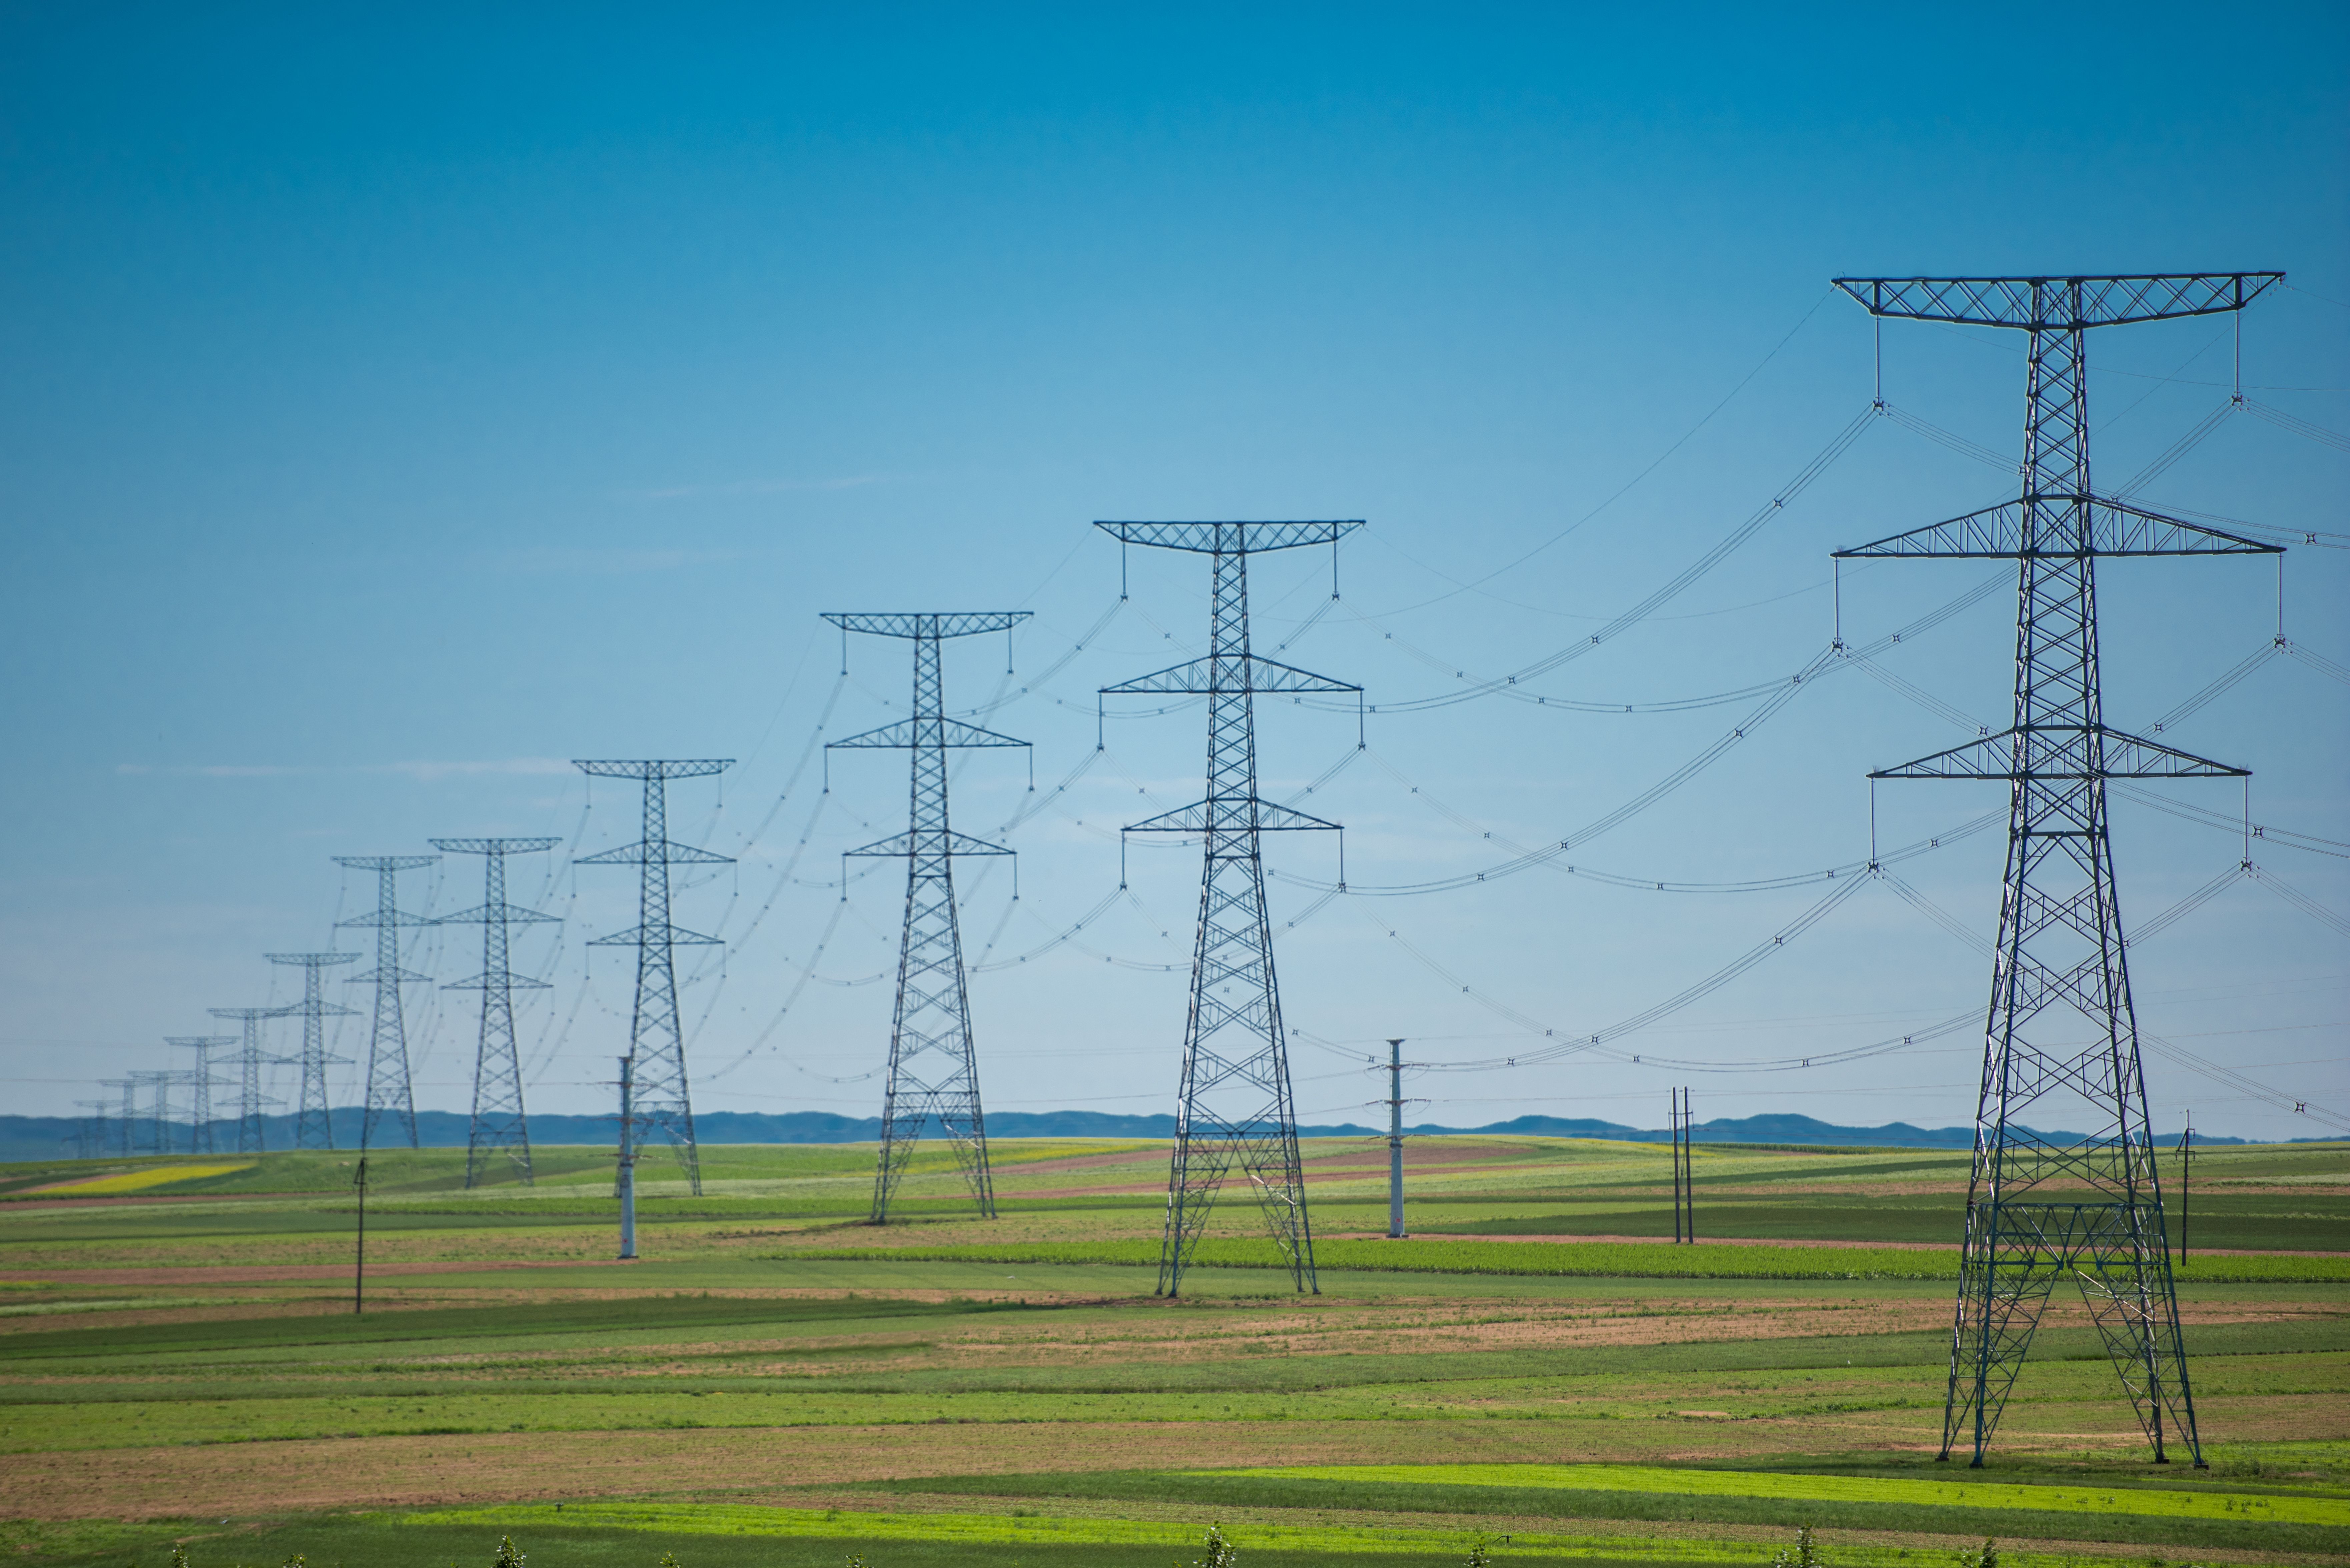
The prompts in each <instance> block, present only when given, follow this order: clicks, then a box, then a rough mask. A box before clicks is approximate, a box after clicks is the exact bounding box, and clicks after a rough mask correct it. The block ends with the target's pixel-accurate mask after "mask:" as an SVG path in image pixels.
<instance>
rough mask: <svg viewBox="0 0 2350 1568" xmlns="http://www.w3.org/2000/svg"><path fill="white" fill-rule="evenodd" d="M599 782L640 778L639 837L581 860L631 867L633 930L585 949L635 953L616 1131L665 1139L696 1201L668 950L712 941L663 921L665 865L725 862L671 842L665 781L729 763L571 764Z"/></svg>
mask: <svg viewBox="0 0 2350 1568" xmlns="http://www.w3.org/2000/svg"><path fill="white" fill-rule="evenodd" d="M572 765H573V766H575V767H577V768H578V769H579V770H580V771H581V772H582V773H586V774H593V775H594V776H596V777H598V778H619V779H639V780H642V781H643V783H644V786H645V816H644V827H645V836H643V837H642V838H640V839H639V840H638V841H637V842H636V843H634V844H630V845H628V846H624V847H621V848H619V849H607V850H605V851H604V852H603V853H602V854H601V855H590V856H588V857H587V858H586V859H584V860H582V861H580V862H579V864H580V865H582V866H635V867H640V869H641V875H640V876H639V878H638V883H637V925H636V929H633V930H626V931H615V932H613V933H612V934H611V935H610V936H608V937H598V938H597V939H596V940H594V941H592V942H590V943H589V944H588V946H590V947H634V948H635V949H636V950H637V1002H636V1009H635V1012H634V1014H633V1016H632V1017H631V1019H630V1022H629V1058H630V1060H631V1062H632V1063H633V1066H632V1067H631V1069H630V1075H631V1080H632V1082H633V1084H634V1093H633V1097H632V1106H631V1109H630V1111H629V1122H630V1124H631V1125H630V1126H629V1127H623V1128H621V1129H620V1136H621V1138H622V1140H623V1141H624V1142H625V1144H626V1145H627V1147H629V1148H630V1149H632V1150H633V1149H635V1148H636V1147H638V1146H639V1145H640V1144H642V1143H643V1142H644V1134H643V1133H642V1132H641V1131H640V1130H639V1129H641V1128H646V1127H650V1128H652V1129H653V1130H655V1131H657V1132H659V1133H660V1135H661V1136H662V1137H666V1138H667V1139H669V1142H670V1147H671V1148H672V1149H674V1150H675V1151H676V1153H677V1160H678V1163H679V1164H680V1165H681V1166H683V1167H684V1168H685V1179H686V1180H687V1181H688V1182H689V1183H690V1184H691V1186H692V1189H693V1195H694V1196H695V1197H696V1198H699V1197H701V1196H702V1155H701V1152H700V1151H699V1150H698V1149H697V1148H696V1147H694V1141H693V1096H692V1095H691V1093H689V1092H688V1089H687V1086H686V1079H685V1033H684V1031H683V1030H682V1029H681V1028H680V1027H679V1025H678V1021H677V966H676V963H675V961H674V959H673V957H672V954H671V950H672V949H674V948H676V947H678V946H681V945H685V946H712V945H715V944H716V942H717V940H718V939H717V938H716V937H705V936H703V935H702V934H701V933H700V932H698V931H689V930H687V929H684V928H683V927H682V926H673V925H671V924H670V919H669V892H670V888H669V868H670V867H672V866H724V865H727V864H730V860H729V857H726V856H723V855H713V854H712V853H711V852H710V851H709V850H707V849H696V848H694V847H692V846H691V845H685V844H672V843H671V842H670V839H669V791H668V787H667V786H668V782H669V781H670V780H671V779H698V778H707V777H709V776H710V775H711V774H715V773H719V772H722V771H723V770H724V769H727V768H730V767H733V765H734V762H733V758H731V757H729V758H725V759H723V760H711V759H704V760H702V761H698V762H675V761H670V762H664V761H660V760H658V759H640V760H639V761H635V762H579V761H575V762H574V763H573V764H572Z"/></svg>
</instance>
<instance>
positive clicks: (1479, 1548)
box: [1469, 1534, 1493, 1568]
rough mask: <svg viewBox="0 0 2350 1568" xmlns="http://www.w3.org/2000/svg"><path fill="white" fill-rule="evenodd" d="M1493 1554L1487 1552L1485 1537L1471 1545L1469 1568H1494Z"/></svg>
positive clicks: (1479, 1537) (1479, 1538)
mask: <svg viewBox="0 0 2350 1568" xmlns="http://www.w3.org/2000/svg"><path fill="white" fill-rule="evenodd" d="M1492 1562H1493V1554H1492V1552H1490V1551H1488V1550H1486V1541H1485V1538H1484V1536H1483V1535H1482V1534H1481V1535H1479V1536H1478V1537H1477V1539H1476V1540H1474V1541H1472V1542H1470V1543H1469V1568H1492Z"/></svg>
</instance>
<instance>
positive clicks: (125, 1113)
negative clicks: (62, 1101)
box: [98, 1078, 139, 1154]
mask: <svg viewBox="0 0 2350 1568" xmlns="http://www.w3.org/2000/svg"><path fill="white" fill-rule="evenodd" d="M132 1083H133V1080H131V1079H130V1078H100V1079H99V1081H98V1086H99V1088H100V1089H106V1090H111V1091H113V1095H120V1096H121V1100H120V1104H121V1106H122V1116H121V1127H120V1131H117V1132H114V1133H113V1136H112V1138H111V1140H110V1141H112V1142H113V1144H114V1145H115V1152H116V1153H117V1154H129V1153H130V1127H131V1120H132V1118H133V1117H135V1116H137V1115H138V1114H139V1111H138V1104H137V1102H136V1101H135V1100H133V1099H132V1098H131V1088H132ZM113 1095H109V1096H108V1097H107V1098H105V1099H103V1100H101V1101H99V1104H100V1105H108V1106H110V1105H113V1104H115V1103H116V1101H115V1099H114V1097H113ZM107 1119H108V1120H109V1121H110V1120H113V1119H114V1118H112V1117H110V1116H109V1117H108V1118H107ZM100 1130H101V1132H103V1131H105V1130H106V1129H103V1128H101V1129H100Z"/></svg>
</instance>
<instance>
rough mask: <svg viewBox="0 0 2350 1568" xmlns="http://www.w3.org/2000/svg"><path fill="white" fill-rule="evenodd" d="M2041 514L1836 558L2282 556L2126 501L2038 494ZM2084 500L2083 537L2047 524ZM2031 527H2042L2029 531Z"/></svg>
mask: <svg viewBox="0 0 2350 1568" xmlns="http://www.w3.org/2000/svg"><path fill="white" fill-rule="evenodd" d="M2038 499H2039V501H2040V502H2041V503H2042V506H2043V512H2042V514H2041V520H2040V521H2039V522H2038V523H2037V524H2035V522H2034V514H2033V509H2032V508H2030V507H2027V506H2026V505H2025V504H2024V503H2022V501H2009V502H2005V503H2002V504H2000V505H1997V506H1986V507H1984V508H1983V509H1982V510H1981V511H1980V512H1970V513H1967V514H1965V515H1963V516H1959V517H1950V518H1946V519H1944V520H1943V521H1942V522H1939V523H1929V524H1926V525H1925V526H1924V527H1922V528H1912V529H1910V530H1908V532H1907V533H1902V534H1893V535H1887V537H1885V538H1882V539H1877V540H1875V541H1873V542H1871V543H1869V544H1866V545H1854V546H1853V547H1852V548H1850V549H1848V550H1838V551H1836V552H1835V556H1834V558H1835V559H1836V560H1839V561H1852V560H1862V559H1866V558H1870V557H1877V556H1888V557H1898V556H1908V557H1911V558H1915V559H1927V558H1933V559H1952V560H1955V559H1969V558H1971V559H1988V560H2009V561H2013V560H2027V559H2051V558H2061V559H2071V558H2074V557H2078V556H2281V555H2282V554H2284V546H2283V545H2271V544H2266V543H2263V542H2262V541H2261V540H2258V539H2247V538H2245V537H2243V536H2242V535H2238V534H2230V533H2229V532H2228V531H2227V530H2225V529H2223V528H2213V527H2210V526H2208V525H2206V524H2201V523H2189V522H2185V521H2183V520H2181V519H2179V518H2177V517H2167V516H2165V515H2163V514H2161V513H2159V512H2149V511H2147V509H2146V508H2145V507H2143V506H2133V505H2131V504H2128V503H2126V502H2122V501H2107V500H2106V499H2104V498H2103V497H2100V496H2094V495H2092V496H2088V497H2082V496H2078V495H2042V496H2040V497H2039V498H2038ZM2084 499H2086V501H2087V502H2088V512H2089V526H2088V531H2087V535H2086V536H2085V537H2084V536H2083V535H2081V534H2080V533H2079V532H2078V531H2077V530H2075V529H2073V528H2070V527H2063V526H2059V527H2055V528H2051V527H2050V526H2049V525H2048V523H2047V522H2046V520H2045V512H2044V508H2045V507H2046V506H2047V505H2049V504H2055V505H2058V506H2065V505H2068V504H2077V503H2079V502H2080V501H2082V500H2084ZM2035 525H2036V526H2037V527H2038V528H2039V529H2040V530H2041V532H2040V535H2039V536H2038V537H2033V528H2034V527H2035Z"/></svg>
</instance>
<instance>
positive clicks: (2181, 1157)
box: [2178, 1111, 2195, 1266]
mask: <svg viewBox="0 0 2350 1568" xmlns="http://www.w3.org/2000/svg"><path fill="white" fill-rule="evenodd" d="M2194 1159H2195V1113H2194V1112H2193V1111H2189V1112H2188V1113H2187V1130H2186V1131H2184V1132H2182V1133H2180V1134H2179V1135H2178V1262H2179V1263H2180V1264H2181V1265H2182V1266H2183V1265H2184V1264H2185V1263H2186V1262H2187V1193H2188V1188H2189V1178H2190V1176H2191V1174H2192V1172H2191V1170H2190V1167H2191V1166H2192V1165H2193V1163H2194Z"/></svg>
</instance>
